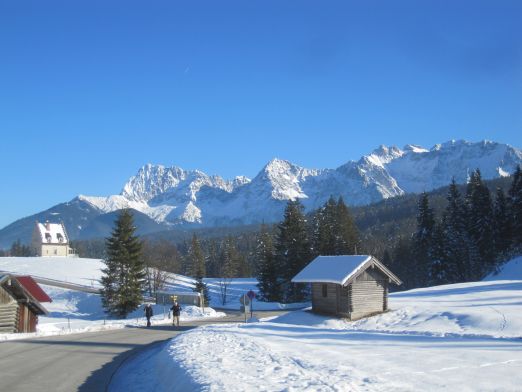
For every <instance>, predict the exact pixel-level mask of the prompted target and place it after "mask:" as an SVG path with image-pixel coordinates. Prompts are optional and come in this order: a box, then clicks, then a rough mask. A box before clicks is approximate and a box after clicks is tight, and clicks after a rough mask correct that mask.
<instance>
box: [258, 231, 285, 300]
mask: <svg viewBox="0 0 522 392" xmlns="http://www.w3.org/2000/svg"><path fill="white" fill-rule="evenodd" d="M254 257H255V260H256V264H257V274H256V275H257V280H258V282H259V283H258V284H257V287H258V288H259V296H260V299H261V300H263V301H268V302H282V301H283V293H282V292H281V286H282V279H281V278H282V274H281V271H280V268H278V267H279V266H278V265H277V264H276V257H275V254H274V245H273V241H272V236H271V235H270V233H269V232H268V230H267V228H266V226H265V225H264V224H263V225H262V226H261V230H260V232H259V234H258V239H257V246H256V250H255V256H254Z"/></svg>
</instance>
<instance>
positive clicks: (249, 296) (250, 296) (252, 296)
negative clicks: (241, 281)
mask: <svg viewBox="0 0 522 392" xmlns="http://www.w3.org/2000/svg"><path fill="white" fill-rule="evenodd" d="M247 296H248V298H250V301H252V300H253V299H254V298H255V297H256V293H254V292H253V291H252V290H250V291H249V292H248V293H247Z"/></svg>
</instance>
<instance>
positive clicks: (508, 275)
mask: <svg viewBox="0 0 522 392" xmlns="http://www.w3.org/2000/svg"><path fill="white" fill-rule="evenodd" d="M484 280H522V256H519V257H515V258H514V259H512V260H509V261H508V262H507V263H505V264H503V265H502V266H500V270H499V271H498V273H493V274H491V275H489V276H487V277H486V278H485V279H484Z"/></svg>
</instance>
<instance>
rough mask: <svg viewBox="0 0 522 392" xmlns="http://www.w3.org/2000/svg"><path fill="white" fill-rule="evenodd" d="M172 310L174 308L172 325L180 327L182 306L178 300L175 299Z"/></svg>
mask: <svg viewBox="0 0 522 392" xmlns="http://www.w3.org/2000/svg"><path fill="white" fill-rule="evenodd" d="M170 310H172V325H176V326H178V327H179V314H180V312H181V306H179V304H178V302H177V301H175V302H174V305H172V307H171V308H170Z"/></svg>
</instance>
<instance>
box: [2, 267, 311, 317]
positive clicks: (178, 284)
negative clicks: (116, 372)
mask: <svg viewBox="0 0 522 392" xmlns="http://www.w3.org/2000/svg"><path fill="white" fill-rule="evenodd" d="M103 268H105V264H104V263H103V260H100V259H85V258H66V257H0V273H1V272H2V271H6V272H11V273H14V274H19V275H32V276H36V277H41V278H47V279H53V280H58V281H63V282H67V283H73V284H77V285H82V286H87V287H90V288H100V287H101V285H100V278H101V276H102V272H101V271H102V269H103ZM205 283H207V285H208V288H209V293H210V305H211V306H212V307H215V308H221V309H233V310H239V307H240V303H239V299H240V297H241V296H242V295H243V294H245V293H247V292H248V291H249V290H253V291H254V292H257V286H256V285H257V280H256V279H255V278H237V279H232V281H231V282H230V284H229V287H228V288H227V301H226V303H225V304H223V302H222V297H221V290H220V279H218V278H207V279H205ZM193 288H194V279H192V278H190V277H187V276H183V275H177V274H168V277H167V282H166V287H165V289H164V291H167V292H177V293H180V292H190V293H192V292H193V290H192V289H193ZM51 298H52V296H51ZM306 305H307V304H290V305H285V304H280V303H277V302H259V301H254V309H255V310H273V309H274V310H277V309H300V308H303V307H305V306H306Z"/></svg>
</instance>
